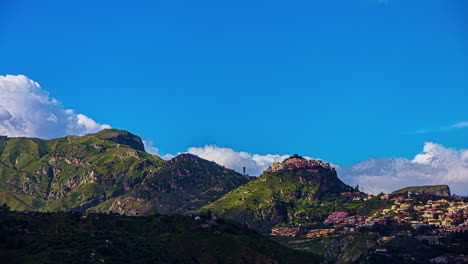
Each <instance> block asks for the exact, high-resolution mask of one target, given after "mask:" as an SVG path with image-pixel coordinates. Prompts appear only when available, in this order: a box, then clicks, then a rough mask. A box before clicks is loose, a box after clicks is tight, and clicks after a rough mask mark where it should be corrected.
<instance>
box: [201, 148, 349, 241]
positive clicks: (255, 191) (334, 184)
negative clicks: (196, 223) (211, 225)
mask: <svg viewBox="0 0 468 264" xmlns="http://www.w3.org/2000/svg"><path fill="white" fill-rule="evenodd" d="M351 190H352V188H351V187H349V186H347V185H345V184H344V183H343V182H342V181H341V180H340V179H338V177H337V175H336V172H335V170H334V169H333V168H331V167H330V166H329V165H328V164H324V163H321V162H319V161H314V160H312V161H308V160H306V159H304V158H302V157H300V156H297V155H295V156H292V157H290V158H288V159H286V160H285V161H283V162H282V163H275V164H273V166H272V167H270V168H269V169H267V170H266V171H265V172H264V173H263V174H262V175H260V176H259V177H258V178H257V179H255V180H252V181H251V182H249V183H247V184H245V185H243V186H241V187H239V188H237V189H235V190H233V191H231V192H229V193H228V194H226V195H224V196H223V197H222V198H221V199H219V200H218V201H216V202H214V203H211V204H209V205H207V206H204V207H203V208H202V209H201V211H212V212H213V213H215V214H217V215H219V216H221V217H225V218H230V219H234V220H237V221H240V222H242V223H247V224H249V225H250V226H251V227H253V228H256V229H258V230H260V231H264V232H267V231H269V228H270V227H272V226H274V225H277V224H280V223H282V224H290V223H294V222H296V223H299V222H301V221H302V220H306V219H307V220H314V219H321V218H324V217H326V216H327V215H328V213H329V212H330V211H332V210H333V209H334V207H336V205H334V204H333V202H331V203H330V202H329V201H331V200H333V199H332V198H330V197H332V196H333V197H335V196H336V197H339V196H340V194H339V193H340V192H344V191H351ZM333 201H334V200H333Z"/></svg>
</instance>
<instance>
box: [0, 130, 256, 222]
mask: <svg viewBox="0 0 468 264" xmlns="http://www.w3.org/2000/svg"><path fill="white" fill-rule="evenodd" d="M247 181H248V179H246V178H245V177H243V176H242V175H240V174H239V173H236V172H234V171H232V170H228V169H225V168H224V167H221V166H219V165H217V164H215V163H213V162H209V161H206V160H203V159H200V158H198V157H195V156H191V155H180V156H178V157H176V158H174V159H173V160H171V161H168V162H165V161H163V160H162V159H161V158H159V157H157V156H154V155H151V154H148V153H146V152H145V151H144V146H143V143H142V140H141V139H140V138H139V137H138V136H136V135H133V134H131V133H129V132H127V131H123V130H116V129H106V130H102V131H100V132H98V133H96V134H90V135H86V136H82V137H78V136H66V137H63V138H57V139H52V140H42V139H36V138H8V137H2V138H0V202H5V203H7V204H8V205H9V206H10V207H12V208H13V209H15V210H41V211H52V212H55V211H68V210H77V211H84V210H87V209H89V208H91V207H96V209H98V210H111V211H118V212H120V213H128V214H132V213H134V214H135V213H146V212H149V211H160V212H163V213H175V212H181V211H183V210H189V209H193V210H194V209H198V208H199V207H201V206H203V205H205V204H208V203H209V202H211V201H214V200H216V199H218V198H220V197H221V196H222V195H223V194H224V193H226V192H228V191H230V190H232V189H234V188H236V187H237V186H240V185H242V184H244V183H246V182H247Z"/></svg>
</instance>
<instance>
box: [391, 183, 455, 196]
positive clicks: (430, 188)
mask: <svg viewBox="0 0 468 264" xmlns="http://www.w3.org/2000/svg"><path fill="white" fill-rule="evenodd" d="M408 192H411V193H413V194H414V193H425V194H431V195H437V196H450V187H449V186H448V185H425V186H411V187H406V188H403V189H400V190H396V191H394V192H392V193H391V194H406V193H408Z"/></svg>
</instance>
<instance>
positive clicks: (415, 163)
mask: <svg viewBox="0 0 468 264" xmlns="http://www.w3.org/2000/svg"><path fill="white" fill-rule="evenodd" d="M338 176H339V177H340V178H342V179H343V180H344V181H345V182H346V183H348V184H351V185H356V184H359V186H361V187H362V189H364V191H367V192H370V193H379V192H385V193H388V192H392V191H394V190H397V189H400V188H403V187H407V186H415V185H434V184H448V185H449V186H450V188H451V190H452V192H453V193H457V194H464V195H466V194H468V150H466V149H461V150H455V149H451V148H445V147H444V146H442V145H440V144H436V143H432V142H427V143H425V144H424V148H423V150H422V152H421V153H420V154H418V155H416V156H415V157H414V158H413V159H412V160H408V159H405V158H380V159H370V160H366V161H363V162H361V163H358V164H356V165H354V166H351V167H348V168H340V169H338Z"/></svg>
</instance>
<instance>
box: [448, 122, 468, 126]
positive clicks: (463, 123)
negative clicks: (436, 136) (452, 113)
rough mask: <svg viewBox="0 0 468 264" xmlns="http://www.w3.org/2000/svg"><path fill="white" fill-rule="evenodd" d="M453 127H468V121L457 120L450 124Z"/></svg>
mask: <svg viewBox="0 0 468 264" xmlns="http://www.w3.org/2000/svg"><path fill="white" fill-rule="evenodd" d="M452 127H453V128H465V127H468V121H462V122H458V123H456V124H454V125H452Z"/></svg>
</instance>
